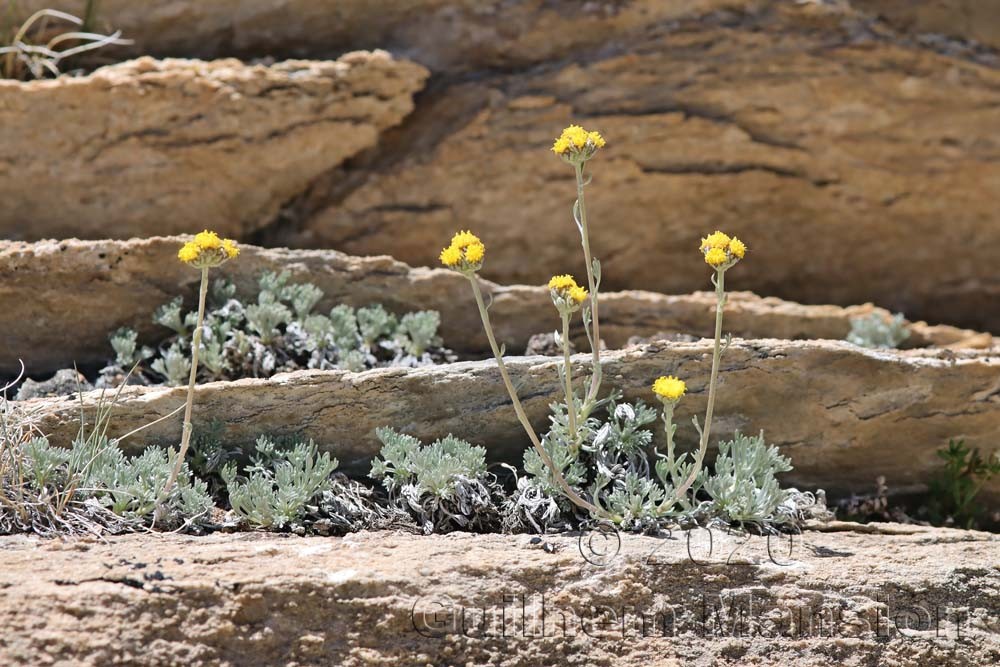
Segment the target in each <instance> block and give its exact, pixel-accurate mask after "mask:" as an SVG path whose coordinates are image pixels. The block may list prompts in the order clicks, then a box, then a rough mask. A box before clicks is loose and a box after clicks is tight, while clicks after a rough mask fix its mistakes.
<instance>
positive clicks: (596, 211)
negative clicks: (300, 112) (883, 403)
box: [274, 2, 1000, 329]
mask: <svg viewBox="0 0 1000 667" xmlns="http://www.w3.org/2000/svg"><path fill="white" fill-rule="evenodd" d="M737 4H740V5H741V7H740V8H739V9H735V8H734V9H733V10H732V11H721V10H720V11H718V12H715V13H707V14H697V13H695V12H693V11H692V13H691V14H690V15H687V16H685V17H684V18H682V19H679V20H677V21H673V22H667V23H663V24H657V25H653V26H650V27H649V28H648V29H647V30H646V31H644V32H643V33H642V34H641V35H637V36H634V38H633V39H630V40H629V41H628V46H627V47H624V46H619V47H618V48H605V49H601V50H597V51H593V52H587V54H586V56H583V55H582V54H578V55H577V56H576V57H574V58H573V59H569V60H562V61H558V62H554V63H551V64H550V65H548V66H546V67H544V68H537V69H532V70H527V71H522V72H516V73H513V74H498V75H495V76H492V77H484V78H483V79H480V80H477V81H475V82H461V83H456V84H455V85H453V86H450V87H445V88H443V89H438V90H436V91H434V92H433V93H429V94H428V95H426V96H425V97H424V98H423V99H422V111H420V112H418V113H416V114H414V116H412V117H411V119H410V121H409V122H408V123H407V124H406V125H405V127H404V128H403V129H402V131H401V133H400V135H399V136H398V137H394V138H396V140H397V141H398V142H399V143H398V145H395V146H393V147H392V148H389V146H388V144H387V150H388V151H389V153H391V154H393V155H396V159H393V160H388V159H383V160H379V159H378V158H375V159H373V162H372V164H373V165H377V167H378V169H377V170H376V169H373V170H372V171H371V173H370V174H369V175H368V176H367V177H359V178H357V179H356V180H353V181H351V182H349V183H341V184H340V185H339V186H334V187H332V188H331V190H330V193H329V196H328V200H327V202H326V205H325V206H324V205H323V202H322V199H321V198H313V200H312V201H311V203H312V204H313V205H314V210H311V211H309V212H306V213H304V214H303V216H302V218H301V219H302V226H303V230H302V231H301V232H300V233H298V235H296V234H295V233H292V234H291V235H282V234H280V233H279V234H277V235H276V236H275V237H274V238H275V240H278V239H281V240H282V241H287V242H290V243H296V244H303V245H309V246H317V245H322V246H331V247H336V248H338V249H341V250H344V251H346V252H350V253H356V254H370V253H381V252H385V253H390V254H392V255H393V256H394V257H397V258H398V259H401V260H403V261H405V262H408V263H410V264H414V265H425V264H432V263H434V262H435V255H436V253H437V252H438V251H439V248H440V247H441V245H442V243H443V241H442V240H443V239H446V238H447V236H448V235H449V234H450V233H451V232H452V231H454V230H455V229H458V228H459V227H461V228H463V229H464V228H467V227H471V228H472V229H473V230H474V231H475V232H476V233H478V234H479V235H480V236H481V237H482V238H483V239H484V240H485V242H486V244H487V246H488V257H487V262H486V267H485V269H484V271H483V274H484V275H485V276H486V277H488V278H491V279H493V280H497V281H500V282H536V283H537V282H542V281H543V280H545V279H546V278H547V277H548V276H549V275H551V274H552V273H559V272H571V273H576V274H579V273H580V272H582V266H581V265H582V260H581V258H580V252H579V243H578V241H577V240H576V238H575V228H574V225H573V221H572V218H571V216H570V207H571V205H572V203H573V198H574V195H575V188H574V184H573V175H572V169H570V168H569V167H568V166H567V165H565V164H563V163H562V161H560V160H559V159H557V158H555V157H554V156H553V155H552V154H551V153H549V152H548V148H549V146H550V145H551V142H552V139H553V137H555V136H556V135H557V134H558V133H559V130H560V129H561V128H562V127H563V126H565V125H566V124H568V123H570V122H574V121H579V122H583V123H584V124H585V125H586V126H587V127H594V128H599V129H600V130H601V131H602V132H603V133H604V136H605V137H607V139H608V146H607V148H606V149H604V150H602V152H601V154H600V155H599V156H598V157H597V158H596V159H595V160H594V161H593V163H592V169H591V172H592V174H593V178H594V180H593V185H592V187H591V188H590V189H589V194H588V213H589V217H590V219H591V221H592V226H593V230H592V235H591V237H592V241H593V243H592V245H593V248H594V253H595V255H596V256H597V257H599V258H600V259H601V260H602V262H603V268H604V273H603V275H604V286H605V288H607V289H609V290H612V289H624V288H634V287H641V288H643V289H649V290H654V291H660V292H666V293H680V292H686V291H689V290H692V289H697V288H700V287H701V286H702V285H704V284H705V281H706V280H707V271H706V270H705V266H704V263H703V262H702V259H701V256H700V255H699V253H698V252H697V247H698V243H699V238H700V237H701V236H702V235H704V234H706V233H708V232H711V231H712V230H714V229H716V228H719V229H724V230H727V231H729V232H730V233H735V234H737V235H739V236H740V237H741V238H742V239H744V240H745V241H747V243H748V245H749V247H750V253H749V255H748V259H747V261H745V262H744V264H743V265H742V266H739V267H737V268H735V269H733V271H732V272H731V275H730V283H731V284H732V285H733V286H734V287H735V288H738V289H749V290H753V291H756V292H759V293H764V294H769V295H774V296H780V297H782V298H786V299H791V300H794V301H799V302H804V303H839V304H850V303H859V302H864V301H869V300H874V301H876V302H878V303H879V304H881V305H883V306H885V307H888V308H891V309H893V310H897V311H902V312H904V313H906V314H907V315H910V316H915V317H920V318H930V319H934V320H936V321H944V322H949V323H955V324H962V325H964V326H973V325H981V326H983V327H985V328H987V329H991V328H998V327H1000V315H998V313H1000V311H998V309H997V308H996V307H995V305H996V303H997V302H998V299H1000V289H998V288H997V286H996V283H995V281H994V279H993V275H994V274H993V267H994V261H993V258H994V257H996V256H997V254H998V253H1000V236H998V235H997V234H995V233H994V232H995V230H996V229H997V226H996V224H995V207H994V205H993V199H994V197H993V192H994V190H995V183H996V181H997V179H998V178H1000V161H998V159H997V157H998V155H1000V145H998V144H997V141H996V137H997V136H998V134H1000V115H998V114H996V113H994V112H993V111H992V109H993V108H994V107H995V106H996V105H997V104H1000V70H998V69H996V68H992V67H988V66H985V65H981V64H978V63H977V62H974V61H970V60H968V59H965V58H960V57H955V56H948V55H943V54H940V53H937V52H936V51H934V50H933V49H930V48H925V47H922V46H920V45H919V44H915V43H913V42H912V41H910V40H903V41H900V40H897V39H895V38H894V37H893V36H892V35H891V34H883V33H882V32H880V31H879V30H877V29H876V28H875V27H872V26H871V25H870V22H869V21H866V20H862V19H861V18H858V17H856V16H854V15H853V14H850V13H844V12H842V11H839V10H836V8H827V9H825V10H822V11H820V10H818V9H815V8H814V9H810V8H808V7H804V6H796V4H795V3H791V2H789V3H761V5H755V4H754V3H737ZM763 5H767V9H761V7H762V6H763ZM443 116H446V117H447V118H448V122H447V127H442V125H441V118H442V117H443ZM404 135H405V136H404ZM427 136H433V137H435V140H434V141H433V142H431V141H427V140H426V139H425V140H423V141H421V142H419V143H418V144H416V145H411V144H410V143H408V142H410V141H411V137H427ZM400 156H401V157H400ZM385 157H386V158H387V157H388V156H385ZM973 239H974V241H973Z"/></svg>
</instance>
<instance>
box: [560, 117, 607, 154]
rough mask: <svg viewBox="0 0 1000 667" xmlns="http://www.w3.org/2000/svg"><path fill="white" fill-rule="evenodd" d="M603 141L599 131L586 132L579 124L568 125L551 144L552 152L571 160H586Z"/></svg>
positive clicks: (602, 145) (601, 146)
mask: <svg viewBox="0 0 1000 667" xmlns="http://www.w3.org/2000/svg"><path fill="white" fill-rule="evenodd" d="M605 143H606V142H605V141H604V137H602V136H601V133H600V132H588V131H587V130H585V129H583V128H582V127H580V126H579V125H570V126H569V127H567V128H566V129H565V130H563V131H562V134H560V135H559V138H558V139H556V140H555V142H554V143H553V144H552V152H553V153H555V154H556V155H561V156H563V157H564V158H566V159H567V160H569V161H571V162H573V161H586V160H589V159H590V158H592V157H593V156H594V153H596V152H597V149H598V148H604V145H605Z"/></svg>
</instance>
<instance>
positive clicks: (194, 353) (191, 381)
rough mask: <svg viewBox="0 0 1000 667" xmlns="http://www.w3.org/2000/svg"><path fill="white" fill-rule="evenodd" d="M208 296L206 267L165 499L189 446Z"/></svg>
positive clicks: (163, 494) (164, 490) (202, 273)
mask: <svg viewBox="0 0 1000 667" xmlns="http://www.w3.org/2000/svg"><path fill="white" fill-rule="evenodd" d="M207 295H208V267H207V266H206V267H203V268H202V269H201V286H200V288H199V290H198V324H197V326H195V330H194V334H193V335H192V336H191V374H190V375H189V376H188V390H187V403H186V404H185V405H184V426H183V427H182V431H181V448H180V452H178V454H177V461H176V462H174V469H173V470H172V471H171V473H170V479H168V480H167V483H166V485H165V486H164V487H163V492H162V494H161V495H162V496H163V497H166V496H167V494H168V493H170V490H171V488H173V485H174V483H175V482H176V481H177V476H178V475H179V474H180V472H181V466H183V465H184V457H185V456H186V455H187V450H188V446H189V445H190V444H191V430H192V426H191V410H192V408H193V407H194V386H195V383H196V382H197V379H198V350H199V348H200V347H201V330H202V326H203V325H204V323H205V299H206V297H207Z"/></svg>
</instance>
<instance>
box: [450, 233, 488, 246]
mask: <svg viewBox="0 0 1000 667" xmlns="http://www.w3.org/2000/svg"><path fill="white" fill-rule="evenodd" d="M473 243H479V244H480V245H481V244H482V241H480V240H479V237H478V236H476V235H475V234H473V233H472V232H458V233H457V234H455V235H454V236H453V237H451V244H452V245H453V246H455V247H456V248H458V249H459V250H465V248H467V247H468V246H470V245H472V244H473Z"/></svg>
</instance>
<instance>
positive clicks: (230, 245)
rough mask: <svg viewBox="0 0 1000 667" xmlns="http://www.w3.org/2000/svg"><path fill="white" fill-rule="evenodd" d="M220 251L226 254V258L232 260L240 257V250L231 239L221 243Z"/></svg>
mask: <svg viewBox="0 0 1000 667" xmlns="http://www.w3.org/2000/svg"><path fill="white" fill-rule="evenodd" d="M222 249H223V250H224V251H225V252H226V257H228V258H229V259H232V258H234V257H239V256H240V248H239V246H237V245H236V242H235V241H233V240H232V239H226V240H225V241H223V242H222Z"/></svg>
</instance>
